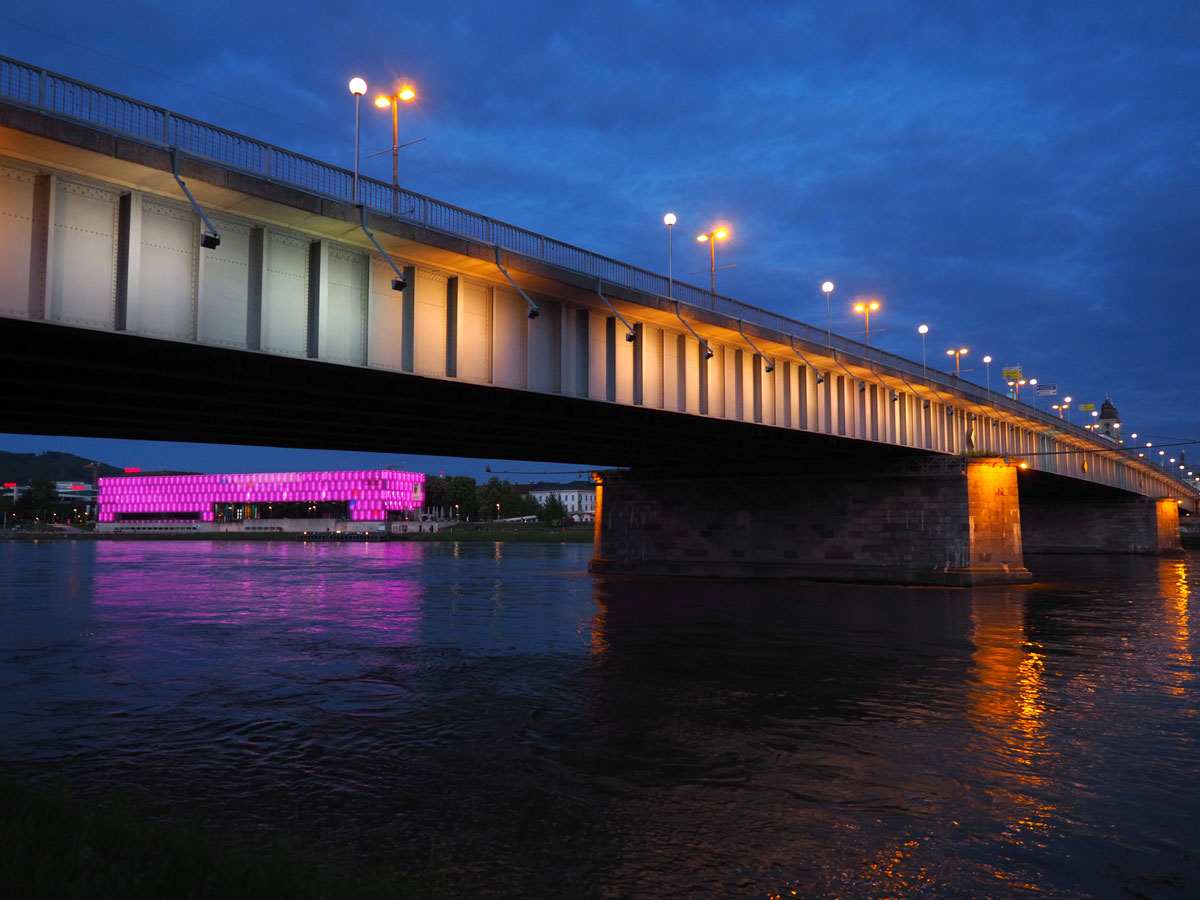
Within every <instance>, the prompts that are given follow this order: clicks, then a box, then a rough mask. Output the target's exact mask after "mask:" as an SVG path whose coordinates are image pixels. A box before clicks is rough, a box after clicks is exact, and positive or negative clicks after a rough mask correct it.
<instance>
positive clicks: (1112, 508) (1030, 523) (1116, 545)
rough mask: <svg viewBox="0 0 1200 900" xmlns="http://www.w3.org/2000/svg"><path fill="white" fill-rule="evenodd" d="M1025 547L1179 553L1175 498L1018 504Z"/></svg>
mask: <svg viewBox="0 0 1200 900" xmlns="http://www.w3.org/2000/svg"><path fill="white" fill-rule="evenodd" d="M1021 522H1022V526H1023V530H1024V539H1025V549H1026V550H1028V551H1029V552H1030V553H1141V554H1146V555H1151V556H1157V555H1163V554H1170V553H1182V552H1183V547H1182V545H1181V544H1180V540H1179V504H1178V503H1176V502H1175V501H1174V500H1171V499H1169V498H1168V499H1160V500H1156V499H1154V498H1152V497H1131V496H1123V497H1119V498H1112V499H1106V500H1104V501H1103V502H1091V503H1081V502H1078V501H1076V502H1072V503H1064V502H1043V501H1038V500H1034V499H1027V500H1025V501H1024V502H1023V503H1022V505H1021Z"/></svg>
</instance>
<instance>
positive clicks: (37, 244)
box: [27, 175, 55, 321]
mask: <svg viewBox="0 0 1200 900" xmlns="http://www.w3.org/2000/svg"><path fill="white" fill-rule="evenodd" d="M54 194H55V176H53V175H38V176H36V178H35V180H34V183H33V216H32V218H33V221H32V223H31V227H32V229H33V233H32V234H31V235H30V241H29V246H30V250H31V251H32V252H31V253H30V254H29V298H28V301H27V302H28V307H27V308H28V311H29V318H30V319H32V320H34V321H37V320H39V319H44V318H45V317H46V309H47V307H48V306H49V302H50V273H51V272H52V271H53V270H52V269H51V268H50V264H51V255H52V254H53V253H54V247H53V243H54V242H53V231H52V227H51V223H52V222H53V221H54Z"/></svg>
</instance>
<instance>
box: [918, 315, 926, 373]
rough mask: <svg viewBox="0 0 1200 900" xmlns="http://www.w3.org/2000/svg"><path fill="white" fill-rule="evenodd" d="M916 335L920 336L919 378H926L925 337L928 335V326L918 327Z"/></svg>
mask: <svg viewBox="0 0 1200 900" xmlns="http://www.w3.org/2000/svg"><path fill="white" fill-rule="evenodd" d="M917 334H919V335H921V377H922V378H928V377H929V373H928V372H926V371H925V335H927V334H929V326H928V325H918V326H917Z"/></svg>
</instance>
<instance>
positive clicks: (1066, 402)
mask: <svg viewBox="0 0 1200 900" xmlns="http://www.w3.org/2000/svg"><path fill="white" fill-rule="evenodd" d="M1062 408H1063V412H1065V413H1066V414H1067V424H1068V425H1070V424H1071V398H1070V397H1063V403H1062Z"/></svg>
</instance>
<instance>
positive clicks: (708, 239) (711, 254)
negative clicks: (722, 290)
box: [696, 228, 729, 295]
mask: <svg viewBox="0 0 1200 900" xmlns="http://www.w3.org/2000/svg"><path fill="white" fill-rule="evenodd" d="M727 237H729V232H728V231H726V230H725V229H724V228H717V229H714V230H713V231H710V232H709V233H708V234H698V235H696V240H698V241H699V242H700V243H702V244H704V243H707V244H708V275H709V290H710V291H711V292H712V293H713V294H714V295H715V294H716V293H717V241H723V240H725V238H727Z"/></svg>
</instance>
